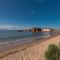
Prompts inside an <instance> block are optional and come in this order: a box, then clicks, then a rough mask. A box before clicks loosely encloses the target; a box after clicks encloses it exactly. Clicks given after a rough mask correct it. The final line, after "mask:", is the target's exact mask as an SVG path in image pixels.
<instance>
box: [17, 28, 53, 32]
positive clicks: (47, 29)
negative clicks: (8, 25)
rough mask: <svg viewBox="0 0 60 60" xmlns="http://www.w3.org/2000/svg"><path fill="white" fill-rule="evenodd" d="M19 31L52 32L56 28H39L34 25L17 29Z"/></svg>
mask: <svg viewBox="0 0 60 60" xmlns="http://www.w3.org/2000/svg"><path fill="white" fill-rule="evenodd" d="M17 31H18V32H52V31H54V29H52V28H37V27H33V28H31V29H24V30H17Z"/></svg>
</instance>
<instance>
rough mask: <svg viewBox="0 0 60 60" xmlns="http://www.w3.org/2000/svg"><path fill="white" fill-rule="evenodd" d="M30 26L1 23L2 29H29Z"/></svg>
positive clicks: (0, 27)
mask: <svg viewBox="0 0 60 60" xmlns="http://www.w3.org/2000/svg"><path fill="white" fill-rule="evenodd" d="M29 28H30V27H29V26H25V25H24V26H21V25H20V26H18V25H15V26H14V25H0V30H19V29H29Z"/></svg>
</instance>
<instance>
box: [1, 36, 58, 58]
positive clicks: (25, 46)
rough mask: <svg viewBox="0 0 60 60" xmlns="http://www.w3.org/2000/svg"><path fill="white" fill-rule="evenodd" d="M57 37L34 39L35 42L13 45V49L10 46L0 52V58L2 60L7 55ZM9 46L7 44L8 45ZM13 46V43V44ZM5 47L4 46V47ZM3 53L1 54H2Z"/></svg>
mask: <svg viewBox="0 0 60 60" xmlns="http://www.w3.org/2000/svg"><path fill="white" fill-rule="evenodd" d="M57 36H58V35H54V36H50V37H45V38H41V39H36V40H33V41H31V42H27V43H25V44H18V45H15V46H13V47H11V46H12V44H13V43H12V44H11V46H10V48H9V49H8V47H9V46H8V47H7V50H5V51H3V50H2V51H0V58H3V57H6V56H8V55H11V54H14V53H17V52H21V51H23V50H25V49H26V48H29V47H32V46H35V45H37V44H39V43H41V42H43V41H46V40H49V39H51V38H54V37H57ZM8 44H9V43H8ZM14 44H15V43H14ZM4 47H5V46H4ZM0 48H1V47H0ZM2 52H3V53H2Z"/></svg>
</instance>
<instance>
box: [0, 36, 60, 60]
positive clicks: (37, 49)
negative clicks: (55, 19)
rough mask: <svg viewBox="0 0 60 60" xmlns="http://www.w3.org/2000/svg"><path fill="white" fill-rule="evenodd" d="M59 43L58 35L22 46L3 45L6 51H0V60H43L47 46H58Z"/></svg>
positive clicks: (59, 37)
mask: <svg viewBox="0 0 60 60" xmlns="http://www.w3.org/2000/svg"><path fill="white" fill-rule="evenodd" d="M59 43H60V35H59V36H56V37H55V36H53V37H49V38H45V39H42V40H41V39H40V40H37V41H33V42H29V43H27V44H22V45H19V44H18V45H14V44H15V43H14V44H11V45H8V46H5V45H4V47H6V48H7V49H6V50H5V51H3V50H4V49H3V50H2V51H0V60H45V57H44V53H45V51H46V50H47V48H48V45H49V44H56V45H58V44H59ZM12 45H14V46H12ZM10 47H11V48H10ZM0 48H3V47H0ZM9 48H10V49H9Z"/></svg>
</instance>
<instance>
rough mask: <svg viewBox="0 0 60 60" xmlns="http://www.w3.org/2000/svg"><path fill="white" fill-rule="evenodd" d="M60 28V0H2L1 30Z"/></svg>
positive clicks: (0, 6)
mask: <svg viewBox="0 0 60 60" xmlns="http://www.w3.org/2000/svg"><path fill="white" fill-rule="evenodd" d="M31 27H53V28H60V0H0V29H25V28H31Z"/></svg>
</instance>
